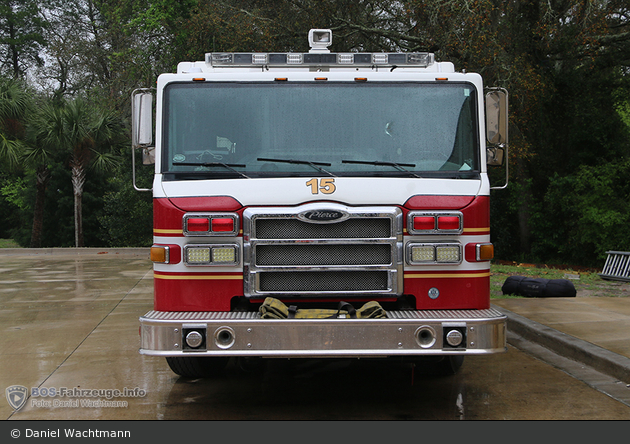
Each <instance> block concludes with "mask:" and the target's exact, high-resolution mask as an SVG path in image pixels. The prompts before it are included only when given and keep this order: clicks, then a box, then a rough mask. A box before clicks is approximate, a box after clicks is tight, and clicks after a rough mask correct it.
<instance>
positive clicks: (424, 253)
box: [407, 243, 462, 265]
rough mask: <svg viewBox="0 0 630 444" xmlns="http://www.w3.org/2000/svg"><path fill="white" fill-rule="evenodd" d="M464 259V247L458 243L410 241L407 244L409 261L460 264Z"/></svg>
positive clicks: (411, 262) (412, 262)
mask: <svg viewBox="0 0 630 444" xmlns="http://www.w3.org/2000/svg"><path fill="white" fill-rule="evenodd" d="M461 261H462V247H461V245H460V244H456V243H409V244H407V263H409V264H410V265H425V264H459V263H461Z"/></svg>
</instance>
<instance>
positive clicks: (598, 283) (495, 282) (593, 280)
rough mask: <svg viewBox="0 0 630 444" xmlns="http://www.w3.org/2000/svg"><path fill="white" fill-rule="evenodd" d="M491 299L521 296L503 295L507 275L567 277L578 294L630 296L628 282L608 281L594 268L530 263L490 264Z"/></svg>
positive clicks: (545, 277) (550, 277)
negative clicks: (564, 267)
mask: <svg viewBox="0 0 630 444" xmlns="http://www.w3.org/2000/svg"><path fill="white" fill-rule="evenodd" d="M490 273H491V274H490V297H491V299H508V298H519V297H521V296H514V295H504V294H503V292H502V291H501V287H502V285H503V283H504V282H505V280H506V279H507V278H508V277H509V276H527V277H531V278H544V279H569V280H570V281H571V282H573V285H574V286H575V289H576V290H577V292H578V296H596V297H630V282H620V281H610V280H606V279H602V278H601V277H599V275H598V272H597V271H594V270H588V271H584V270H572V269H559V268H553V267H547V266H534V265H530V264H519V265H502V264H492V265H491V266H490Z"/></svg>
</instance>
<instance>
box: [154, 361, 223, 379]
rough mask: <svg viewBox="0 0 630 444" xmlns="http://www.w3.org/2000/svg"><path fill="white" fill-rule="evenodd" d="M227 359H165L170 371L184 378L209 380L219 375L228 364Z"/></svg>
mask: <svg viewBox="0 0 630 444" xmlns="http://www.w3.org/2000/svg"><path fill="white" fill-rule="evenodd" d="M228 360H229V358H226V357H221V358H207V357H199V356H185V357H179V356H178V357H167V358H166V362H167V363H168V366H169V367H170V368H171V370H172V371H173V372H174V373H175V374H177V375H179V376H183V377H185V378H209V377H212V376H217V375H219V374H220V373H221V372H222V371H223V369H224V368H225V366H226V365H227V363H228Z"/></svg>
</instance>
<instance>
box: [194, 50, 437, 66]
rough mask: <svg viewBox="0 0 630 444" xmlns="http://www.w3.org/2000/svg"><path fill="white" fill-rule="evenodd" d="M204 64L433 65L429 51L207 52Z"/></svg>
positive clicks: (432, 58)
mask: <svg viewBox="0 0 630 444" xmlns="http://www.w3.org/2000/svg"><path fill="white" fill-rule="evenodd" d="M206 63H207V64H209V65H211V66H213V67H216V68H220V67H235V66H239V67H253V66H268V67H274V66H296V65H300V66H402V65H407V66H415V67H419V68H426V67H427V66H430V65H432V64H433V63H435V55H434V54H433V53H430V52H408V53H402V52H393V53H385V52H383V53H312V52H307V53H295V52H288V53H247V52H211V53H207V54H206Z"/></svg>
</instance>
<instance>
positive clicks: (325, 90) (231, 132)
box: [162, 82, 479, 180]
mask: <svg viewBox="0 0 630 444" xmlns="http://www.w3.org/2000/svg"><path fill="white" fill-rule="evenodd" d="M476 97H477V95H476V90H475V87H474V86H473V85H471V84H468V83H420V82H380V83H377V82H366V83H354V82H353V83H341V82H339V83H336V82H321V83H297V82H296V83H294V82H274V83H269V82H267V83H262V82H261V83H234V82H204V83H173V84H170V85H168V86H167V87H166V89H165V91H164V111H163V120H164V122H165V125H164V132H163V134H162V136H163V141H162V144H163V147H164V148H163V150H162V156H163V157H162V172H163V173H166V174H165V179H166V180H178V179H189V178H196V177H198V178H242V179H245V178H252V177H273V176H276V177H282V176H296V175H298V176H300V175H304V176H310V175H312V174H313V171H314V169H320V168H322V169H324V170H325V173H322V174H327V175H335V176H370V175H371V176H375V175H378V176H386V177H432V176H435V177H442V176H447V177H461V178H472V177H478V173H479V131H478V116H477V101H476ZM294 159H297V160H295V161H293V160H294ZM222 165H223V166H224V167H221V166H222ZM225 165H227V166H229V167H225ZM217 166H219V167H218V168H217Z"/></svg>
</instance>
